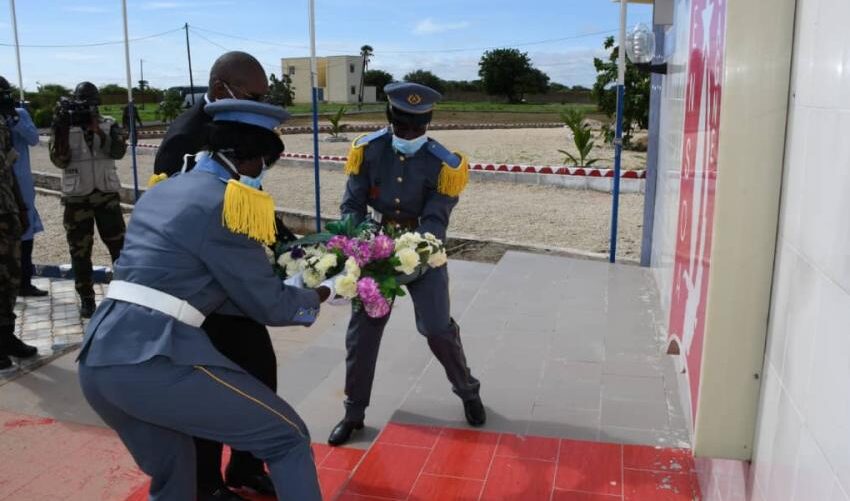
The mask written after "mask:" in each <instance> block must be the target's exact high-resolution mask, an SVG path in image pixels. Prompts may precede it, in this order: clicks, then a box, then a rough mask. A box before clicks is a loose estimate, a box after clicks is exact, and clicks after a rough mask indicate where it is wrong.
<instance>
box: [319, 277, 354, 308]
mask: <svg viewBox="0 0 850 501" xmlns="http://www.w3.org/2000/svg"><path fill="white" fill-rule="evenodd" d="M343 275H344V273H339V274H337V275H334V276H332V277H331V278H328V279H327V280H325V281H324V282H322V283H321V284H319V287H327V288H328V289H330V290H331V294H330V295H329V296H328V299H327V300H326V302H327V303H328V304H329V305H332V306H338V305H341V304H346V303H348V302H349V300H348V299H345V298H344V297H342V296H337V295H336V279H337V278H339V277H341V276H343Z"/></svg>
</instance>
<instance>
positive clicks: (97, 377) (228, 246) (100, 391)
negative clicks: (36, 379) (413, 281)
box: [79, 99, 333, 501]
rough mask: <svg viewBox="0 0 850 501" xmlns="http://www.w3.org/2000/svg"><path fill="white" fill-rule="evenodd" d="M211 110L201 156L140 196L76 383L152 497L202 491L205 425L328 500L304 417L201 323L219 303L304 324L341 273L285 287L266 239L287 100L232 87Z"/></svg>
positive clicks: (186, 499) (280, 490)
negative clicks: (197, 441)
mask: <svg viewBox="0 0 850 501" xmlns="http://www.w3.org/2000/svg"><path fill="white" fill-rule="evenodd" d="M206 111H207V113H209V114H210V115H213V116H214V120H215V121H214V122H213V124H211V125H210V131H209V134H208V139H207V145H208V146H207V151H206V152H204V153H203V154H202V155H200V159H199V160H198V163H197V165H196V167H195V168H194V169H193V170H192V171H191V172H188V173H185V174H180V175H177V176H175V177H173V178H172V179H167V180H165V181H162V182H161V183H159V184H157V185H156V186H154V187H153V188H151V189H150V190H149V191H148V192H147V193H146V194H145V196H144V197H142V198H141V200H139V202H138V203H137V204H136V207H135V210H134V211H133V215H132V218H131V220H130V224H129V228H128V231H127V236H126V241H125V244H124V249H123V251H122V253H121V256H120V258H119V259H118V260H117V261H116V263H115V280H114V281H113V282H112V283H111V284H110V286H109V290H108V292H107V294H106V298H105V299H104V301H103V302H102V303H101V304H100V306H99V307H98V309H97V311H96V313H95V315H94V317H93V318H92V320H91V322H90V323H89V326H88V328H87V330H86V336H85V339H84V341H83V347H82V350H81V354H80V358H79V361H80V384H81V386H82V389H83V393H84V395H85V397H86V399H87V400H88V402H89V404H91V406H92V407H93V408H94V409H95V411H96V412H97V413H98V414H99V415H100V417H101V418H103V420H104V421H105V422H106V423H107V424H108V425H109V426H110V427H112V428H114V429H115V431H116V432H117V433H118V435H119V436H120V437H121V440H122V441H123V442H124V444H125V445H126V446H127V448H128V449H129V450H130V452H131V454H132V455H133V458H134V459H135V461H136V463H137V464H138V465H139V467H140V468H141V469H142V470H143V471H144V472H145V473H147V474H148V475H150V476H151V477H152V483H151V488H150V499H151V500H156V501H190V500H194V499H196V482H195V449H194V443H193V441H192V438H191V437H193V436H196V437H202V438H206V439H209V440H215V441H218V442H223V443H226V444H228V445H230V446H232V447H233V448H235V449H240V450H245V451H250V452H251V453H252V454H254V455H255V456H256V457H258V458H260V459H262V460H263V461H264V462H265V463H266V464H267V465H268V466H269V469H270V475H271V478H272V481H273V482H274V486H275V489H276V491H277V495H278V496H279V499H283V500H293V501H296V500H297V501H319V500H320V499H321V493H320V490H319V484H318V480H317V475H316V468H315V465H314V463H313V457H312V453H311V450H310V435H309V432H308V430H307V427H306V426H305V424H304V423H303V422H302V421H301V419H300V418H299V416H298V414H296V412H295V411H294V410H293V409H292V407H290V406H289V405H288V404H287V403H286V402H284V401H283V400H282V399H280V398H279V397H278V396H277V395H276V394H275V393H274V391H272V390H271V389H269V388H268V387H267V386H266V385H264V384H262V383H261V382H260V381H258V380H257V379H255V378H254V377H252V376H250V375H249V374H248V373H246V372H245V371H244V370H243V369H241V368H240V367H239V366H238V365H237V364H235V363H233V362H232V361H230V360H229V359H228V358H227V357H225V356H224V355H222V354H221V353H219V352H218V351H217V350H216V349H215V347H214V346H213V344H212V342H211V341H210V339H209V338H208V337H207V335H206V334H205V333H204V331H203V330H202V329H201V324H202V323H203V321H204V318H205V316H206V315H208V314H210V313H211V312H213V311H217V310H220V309H221V308H222V307H230V308H231V309H233V308H236V309H238V310H237V311H241V312H242V313H243V314H244V315H245V316H247V317H250V318H252V319H254V320H256V321H258V322H260V323H262V324H263V325H272V326H282V325H304V326H309V325H311V324H312V323H313V322H314V321H315V319H316V315H317V314H318V312H319V304H320V302H321V301H324V300H325V299H327V297H328V296H329V295H330V294H332V292H333V282H332V280H329V281H326V282H325V283H324V285H323V286H321V287H318V288H317V289H315V290H308V289H298V288H294V287H289V286H286V285H284V284H283V283H281V281H280V280H279V279H278V278H276V276H275V274H274V272H273V271H272V267H271V265H270V264H269V261H268V258H267V257H266V254H265V251H264V249H263V245H264V244H268V243H270V242H271V241H273V240H274V204H273V200H271V197H270V196H269V195H268V194H266V193H265V192H263V191H261V190H259V189H258V188H259V186H260V179H261V178H262V174H263V172H264V170H265V169H266V168H267V167H268V165H269V164H270V163H271V162H272V159H274V158H277V157H278V156H279V155H280V153H281V152H282V150H283V144H282V143H281V141H280V139H279V137H278V136H277V134H275V133H274V132H272V130H273V128H274V127H275V126H277V125H279V124H280V123H281V122H282V121H283V120H284V118H285V117H286V112H285V111H284V110H283V109H282V108H279V107H277V106H272V105H270V104H264V103H256V102H248V101H241V100H230V99H224V100H218V101H216V102H214V103H211V104H209V105H207V107H206ZM233 335H234V336H239V332H233Z"/></svg>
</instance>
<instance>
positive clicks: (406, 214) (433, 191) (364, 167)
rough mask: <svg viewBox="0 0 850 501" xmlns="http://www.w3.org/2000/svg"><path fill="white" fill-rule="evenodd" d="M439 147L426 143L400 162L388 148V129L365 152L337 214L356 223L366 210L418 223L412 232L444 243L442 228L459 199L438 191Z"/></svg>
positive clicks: (400, 159) (389, 144) (390, 135)
mask: <svg viewBox="0 0 850 501" xmlns="http://www.w3.org/2000/svg"><path fill="white" fill-rule="evenodd" d="M438 147H439V148H440V149H442V150H443V151H445V149H444V148H442V147H440V146H439V143H437V142H436V141H434V140H433V139H430V138H429V139H428V143H427V144H425V145H423V146H422V148H420V149H419V150H418V151H417V152H416V153H415V154H414V155H413V156H410V157H405V156H404V155H401V154H399V153H398V152H396V151H395V150H394V149H393V147H392V133H390V132H389V131H388V130H387V131H385V133H383V134H381V135H379V137H377V138H375V139H372V140H371V141H370V142H369V144H368V145H366V147H365V151H364V155H363V163H362V164H361V167H360V172H359V173H358V174H355V175H352V176H349V178H348V184H347V185H346V188H345V195H343V199H342V205H341V207H340V212H341V213H342V215H343V216H348V215H351V216H353V217H354V219H355V220H356V221H358V222H359V221H362V220H363V219H365V218H366V216H367V211H368V207H372V208H373V209H375V210H376V211H377V212H380V213H381V214H382V215H383V216H384V217H386V218H390V219H418V221H419V226H418V228H417V231H419V232H420V233H425V232H430V233H433V234H434V235H435V236H436V237H437V238H439V239H441V240H443V241H445V238H446V228H448V226H449V217H450V216H451V213H452V209H453V208H454V206H455V205H457V202H458V197H450V196H447V195H444V194H442V193H440V192H438V191H437V180H438V179H439V177H440V170H441V167H442V164H443V161H442V160H441V159H440V158H438V156H437V155H435V154H434V151H435V150H436V149H437V148H438Z"/></svg>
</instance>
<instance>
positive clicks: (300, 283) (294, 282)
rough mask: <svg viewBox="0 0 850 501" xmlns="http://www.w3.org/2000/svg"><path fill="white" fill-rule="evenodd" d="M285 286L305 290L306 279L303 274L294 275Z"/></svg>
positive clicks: (287, 280) (285, 282)
mask: <svg viewBox="0 0 850 501" xmlns="http://www.w3.org/2000/svg"><path fill="white" fill-rule="evenodd" d="M283 283H284V285H288V286H290V287H298V288H299V289H303V288H304V277H303V275H302V273H301V272H298V273H296V274H295V275H292V276H291V277H289V278H287V279H286V280H284V281H283Z"/></svg>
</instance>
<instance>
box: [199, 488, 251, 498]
mask: <svg viewBox="0 0 850 501" xmlns="http://www.w3.org/2000/svg"><path fill="white" fill-rule="evenodd" d="M198 501H248V500H247V499H245V498H243V497H242V496H240V495H239V494H236V493H235V492H233V491H231V490H230V489H228V488H227V487H225V486H223V485H222V486H221V487H217V488H203V487H201V486H199V487H198Z"/></svg>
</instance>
